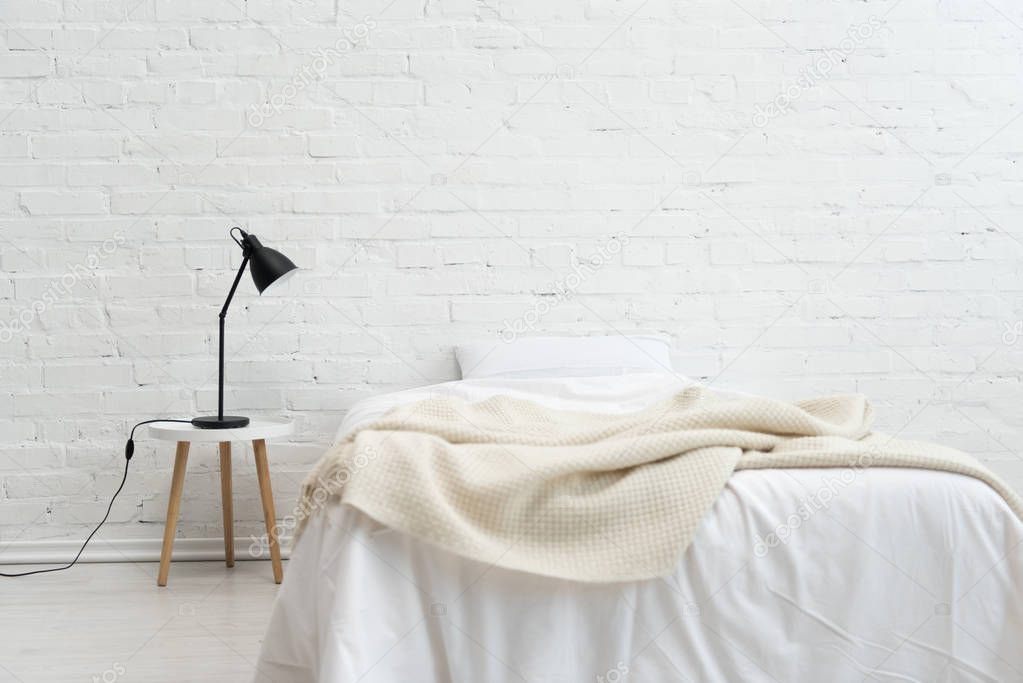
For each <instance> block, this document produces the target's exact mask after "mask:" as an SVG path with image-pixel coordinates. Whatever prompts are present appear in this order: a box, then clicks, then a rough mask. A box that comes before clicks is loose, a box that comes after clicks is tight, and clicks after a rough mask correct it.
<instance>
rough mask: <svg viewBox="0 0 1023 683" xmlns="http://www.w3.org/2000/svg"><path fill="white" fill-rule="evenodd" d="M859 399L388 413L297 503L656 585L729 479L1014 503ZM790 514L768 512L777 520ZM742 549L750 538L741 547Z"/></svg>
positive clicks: (590, 578) (501, 556) (544, 563)
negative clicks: (954, 482)
mask: <svg viewBox="0 0 1023 683" xmlns="http://www.w3.org/2000/svg"><path fill="white" fill-rule="evenodd" d="M872 415H873V412H872V409H871V407H870V404H869V403H868V402H867V401H866V399H865V398H864V397H862V396H859V395H845V396H830V397H824V398H817V399H812V400H807V401H800V402H797V403H786V402H781V401H775V400H771V399H767V398H739V399H736V398H726V397H723V396H721V395H719V394H717V393H716V392H712V391H710V390H707V389H705V388H701V387H694V388H690V389H687V390H685V391H683V392H681V393H679V394H677V395H675V396H673V397H672V398H670V399H668V400H666V401H663V402H660V403H657V404H654V405H652V406H651V407H649V408H647V409H645V410H643V411H641V412H634V413H629V414H624V415H608V414H594V413H578V412H568V411H556V410H551V409H549V408H544V407H542V406H539V405H537V404H535V403H532V402H530V401H524V400H521V399H515V398H510V397H507V396H498V397H494V398H491V399H489V400H486V401H483V402H480V403H466V402H464V401H460V400H457V399H450V398H444V399H430V400H426V401H421V402H419V403H414V404H411V405H407V406H402V407H399V408H396V409H394V410H393V411H391V412H390V413H388V414H387V415H385V416H384V417H382V418H380V419H379V420H377V421H376V422H374V423H372V424H369V425H367V426H366V427H364V428H362V429H360V430H358V431H356V432H353V433H352V434H350V435H348V437H347V438H346V439H345V440H344V441H342V442H341V443H339V444H337V445H336V446H334V447H333V448H332V449H331V450H330V451H328V452H327V454H326V455H325V456H324V457H323V458H322V459H321V461H320V462H319V464H318V465H317V467H316V468H315V470H314V471H313V472H312V473H311V474H310V475H309V478H308V479H307V480H306V482H305V484H304V486H303V491H302V499H301V501H300V505H299V508H298V509H299V512H300V514H299V515H298V517H299V527H298V535H299V537H300V535H301V531H302V528H303V527H304V521H305V520H306V519H308V517H309V516H310V515H313V514H316V512H317V511H318V510H321V509H323V507H324V506H325V505H333V504H346V505H351V506H353V507H355V508H357V509H359V510H361V511H362V512H364V513H366V514H367V515H369V516H370V517H373V518H374V519H376V520H377V521H378V522H380V523H382V524H384V525H386V526H388V527H391V528H393V529H396V530H399V531H402V532H404V533H407V534H410V535H412V536H414V537H417V538H419V539H422V540H424V541H427V542H430V543H433V544H435V545H437V546H440V547H442V548H445V549H447V550H449V551H451V552H454V553H457V554H458V555H461V556H463V557H467V558H470V559H474V560H478V561H480V562H483V563H486V564H488V565H490V564H493V565H498V566H501V567H505V568H509V569H516V570H520V571H525V572H530V573H533V574H541V575H547V576H554V577H559V578H564V579H570V580H576V581H586V582H616V581H633V580H641V579H649V578H654V577H657V576H665V575H667V574H670V573H671V572H672V571H673V570H674V568H675V567H676V566H677V563H678V559H679V556H680V555H681V553H682V552H683V551H685V549H686V548H687V546H688V545H689V543H690V541H691V539H692V537H693V534H694V533H695V532H696V529H697V527H698V525H699V524H700V521H701V520H702V519H703V517H704V515H705V514H706V513H707V511H708V510H709V509H710V506H711V505H713V503H714V501H715V500H716V499H717V497H718V496H719V495H720V493H721V491H722V489H723V488H724V486H725V483H726V482H727V481H728V478H729V477H730V476H731V475H732V473H733V472H734V471H736V470H739V469H752V468H797V467H834V468H847V469H848V472H847V473H845V476H847V477H848V476H856V475H857V473H858V472H860V471H862V469H863V468H866V467H916V468H926V469H935V470H943V471H948V472H955V473H959V474H963V475H966V476H970V477H975V478H977V479H980V480H982V481H984V482H986V483H987V484H988V485H989V486H991V487H992V488H993V489H994V490H995V491H996V492H997V493H998V494H999V495H1001V496H1002V498H1004V499H1005V501H1006V502H1007V503H1008V504H1009V506H1010V507H1011V508H1012V510H1013V511H1014V512H1015V513H1016V514H1017V515H1018V516H1021V517H1023V500H1021V499H1020V497H1019V496H1017V495H1016V494H1015V493H1014V492H1013V491H1012V490H1011V489H1010V488H1009V487H1008V486H1006V485H1005V484H1004V483H1002V482H1001V480H999V479H998V478H997V477H996V476H995V475H994V474H992V473H991V472H989V471H988V470H987V469H986V468H985V467H984V466H983V465H981V463H980V462H978V461H977V460H975V459H974V458H972V457H970V456H968V455H966V454H964V453H961V452H959V451H956V450H953V449H949V448H944V447H941V446H936V445H932V444H925V443H920V442H912V441H904V440H896V439H891V438H888V437H886V436H884V435H882V434H878V433H873V432H871V423H872ZM792 512H795V511H794V510H779V511H778V514H779V519H784V518H785V517H787V516H788V515H789V514H790V513H792ZM750 546H751V552H752V547H753V539H752V538H751V539H750Z"/></svg>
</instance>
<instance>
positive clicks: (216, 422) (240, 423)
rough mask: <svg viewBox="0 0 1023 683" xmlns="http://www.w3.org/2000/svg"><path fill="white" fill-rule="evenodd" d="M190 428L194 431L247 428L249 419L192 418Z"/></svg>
mask: <svg viewBox="0 0 1023 683" xmlns="http://www.w3.org/2000/svg"><path fill="white" fill-rule="evenodd" d="M192 426H193V427H195V428H196V429H237V428H239V427H248V426H249V418H247V417H239V416H238V415H225V416H224V417H217V416H216V415H206V416H205V417H196V418H193V419H192Z"/></svg>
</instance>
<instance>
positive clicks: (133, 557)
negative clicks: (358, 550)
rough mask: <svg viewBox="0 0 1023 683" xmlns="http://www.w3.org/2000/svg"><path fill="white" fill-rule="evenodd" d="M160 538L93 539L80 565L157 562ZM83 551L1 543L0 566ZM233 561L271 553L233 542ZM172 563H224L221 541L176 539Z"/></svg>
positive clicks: (59, 559)
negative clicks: (214, 561)
mask: <svg viewBox="0 0 1023 683" xmlns="http://www.w3.org/2000/svg"><path fill="white" fill-rule="evenodd" d="M162 546H163V539H162V538H123V539H113V540H109V541H108V540H99V539H95V538H94V539H92V541H91V542H90V543H89V546H88V547H87V548H86V549H85V552H84V553H82V557H81V559H79V560H78V561H79V562H159V561H160V549H161V547H162ZM81 547H82V539H71V540H65V539H61V540H44V541H13V542H11V543H3V542H2V541H0V565H6V564H56V563H67V562H70V561H71V560H72V559H74V556H75V553H77V552H78V549H79V548H81ZM290 554H291V553H290V544H289V543H283V544H282V548H281V556H282V557H285V558H286V557H288V556H289V555H290ZM234 558H235V559H236V560H266V559H269V558H270V553H269V551H268V549H267V548H266V546H265V545H261V546H259V547H258V548H257V546H255V545H253V541H252V539H251V538H248V537H246V538H241V537H239V538H236V539H235V541H234ZM173 559H174V561H175V562H182V561H185V562H188V561H191V562H200V561H211V560H223V559H224V539H223V538H179V539H177V540H175V541H174V557H173Z"/></svg>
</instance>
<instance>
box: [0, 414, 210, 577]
mask: <svg viewBox="0 0 1023 683" xmlns="http://www.w3.org/2000/svg"><path fill="white" fill-rule="evenodd" d="M154 422H184V423H186V424H191V422H192V421H191V420H143V421H142V422H139V423H138V424H137V425H135V426H134V427H132V428H131V434H130V435H129V436H128V443H126V444H124V476H123V477H121V485H120V486H118V487H117V490H116V491H114V495H113V496H112V497H111V498H110V505H108V506H107V513H106V514H105V515H103V519H102V520H100V523H99V524H97V525H96V528H95V529H93V530H92V533H91V534H89V537H88V538H86V539H85V543H83V544H82V547H81V548H79V550H78V554H77V555H75V559H73V560H71V562H69V563H68V564H66V565H64V566H63V567H52V568H50V569H35V570H33V571H30V572H20V573H18V574H5V573H3V572H0V576H3V577H7V578H10V579H14V578H17V577H19V576H32V575H33V574H47V573H49V572H60V571H64V570H65V569H70V568H71V567H73V566H75V563H76V562H78V558H80V557H81V556H82V553H83V552H85V546H87V545H89V541H91V540H92V537H93V536H95V535H96V532H97V531H99V529H100V527H101V526H103V525H104V524H105V523H106V521H107V518H108V517H110V511H111V510H112V509H113V508H114V501H115V500H117V496H118V495H120V493H121V491H122V490H123V489H124V485H125V483H126V482H127V481H128V465H129V463H131V458H132V456H133V455H135V430H136V429H138V428H139V427H141V426H142V425H147V424H152V423H154Z"/></svg>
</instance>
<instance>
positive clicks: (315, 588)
mask: <svg viewBox="0 0 1023 683" xmlns="http://www.w3.org/2000/svg"><path fill="white" fill-rule="evenodd" d="M685 383H686V381H685V380H680V379H678V378H676V377H674V376H671V375H660V374H651V375H633V376H616V377H614V378H610V377H607V378H561V379H551V380H497V379H488V380H470V381H463V382H451V383H446V384H444V385H437V386H434V387H427V388H423V389H417V390H413V391H409V392H400V393H397V394H389V395H386V396H381V397H377V398H375V399H371V400H369V401H367V402H365V403H364V404H362V405H360V406H357V407H356V408H355V409H353V411H351V413H350V414H349V416H348V418H347V419H346V421H345V424H344V425H343V426H342V431H348V430H350V429H355V428H358V426H360V425H361V424H364V423H365V421H367V420H371V419H373V418H374V417H377V416H379V415H380V414H382V413H383V412H386V410H388V409H389V408H390V407H393V406H395V405H399V404H401V403H403V402H406V401H415V400H420V399H422V398H425V397H427V396H436V395H456V396H461V397H463V398H468V399H469V400H480V399H482V398H486V397H487V396H489V395H494V394H496V393H511V394H512V395H517V396H520V397H523V398H529V399H532V400H538V401H540V402H544V403H545V404H546V405H549V406H551V407H558V408H573V409H587V410H594V411H601V410H603V411H606V412H617V411H627V410H636V409H639V408H641V407H643V406H644V405H647V404H648V403H649V402H652V401H655V400H658V399H660V398H663V397H664V396H665V395H667V394H669V393H672V392H673V391H677V390H678V389H679V388H681V387H682V386H684V384H685ZM1021 540H1023V524H1021V523H1020V522H1019V520H1018V519H1017V518H1016V517H1015V516H1014V515H1013V514H1012V512H1011V511H1010V510H1009V508H1008V507H1007V506H1006V504H1005V503H1004V502H1003V501H1002V499H1001V498H1000V497H999V496H998V495H996V494H995V493H994V492H993V491H992V490H991V489H989V488H988V487H987V486H986V485H985V484H983V483H981V482H979V481H976V480H973V479H970V478H967V477H963V476H960V475H955V474H949V473H943V472H936V471H923V470H909V469H872V470H866V471H863V472H861V473H859V474H858V475H857V476H855V477H851V478H850V477H843V476H842V473H841V471H839V470H827V469H820V470H818V469H799V470H757V471H742V472H738V473H736V474H735V475H734V476H733V477H732V478H731V480H730V481H729V483H728V485H727V487H726V489H725V491H724V493H723V495H722V496H721V497H720V498H719V499H718V500H717V502H716V503H715V505H714V507H713V508H712V510H711V512H710V514H709V515H708V516H707V517H706V518H705V519H704V521H703V523H702V525H701V527H700V529H699V531H698V532H697V535H696V537H695V539H694V541H693V543H692V544H691V546H690V547H689V548H688V550H687V551H686V552H685V553H684V555H683V556H682V557H681V558H680V559H679V563H678V566H677V568H676V569H675V571H674V572H673V573H672V574H671V575H670V576H666V577H664V578H662V579H656V580H651V581H643V582H633V583H622V584H601V585H592V584H580V583H576V582H571V581H564V580H558V579H552V578H546V577H539V576H534V575H530V574H525V573H520V572H515V571H511V570H506V569H503V568H500V567H493V566H487V565H483V564H480V563H478V562H474V561H471V560H467V559H464V558H461V557H458V556H455V555H452V554H451V553H448V552H446V551H443V550H440V549H438V548H436V547H433V546H430V545H428V544H425V543H423V542H421V541H418V540H417V539H415V538H411V537H408V536H406V535H403V534H401V533H399V532H396V531H393V530H390V529H388V528H385V527H383V526H381V525H379V524H378V523H376V522H375V521H374V520H372V519H370V518H368V517H367V516H365V515H364V514H362V513H360V512H358V511H356V510H353V509H350V508H345V507H332V508H329V509H328V510H327V511H326V512H325V513H324V514H321V515H318V516H316V517H314V518H313V519H312V520H311V522H310V524H309V526H308V528H307V530H306V532H305V534H304V535H303V538H302V541H301V542H300V543H299V544H298V545H297V547H296V548H295V549H294V551H293V553H292V559H291V561H290V562H289V566H288V570H287V574H286V577H285V581H284V584H283V586H282V587H281V591H280V594H279V596H278V600H277V602H276V604H275V607H274V611H273V615H272V617H271V623H270V626H269V630H268V632H267V635H266V638H265V641H264V643H263V648H262V652H261V655H260V659H259V662H258V674H257V680H264V681H265V680H276V681H336V682H339V683H341V682H348V681H364V682H367V683H369V682H385V681H386V682H394V681H422V682H424V683H428V682H433V681H436V682H441V681H467V682H473V683H475V682H484V681H486V682H501V681H531V682H533V681H535V682H543V683H555V682H558V683H560V682H568V681H572V682H573V683H574V682H577V681H610V682H613V681H779V682H783V683H789V682H794V681H815V682H816V681H821V680H827V681H836V682H842V681H856V682H860V681H866V680H874V681H920V682H923V681H927V682H928V683H930V682H934V681H1010V680H1023V673H1021V672H1023V648H1020V647H1019V643H1020V642H1023V641H1021V638H1023V601H1021V600H1020V593H1019V589H1018V588H1017V587H1018V586H1021V585H1023V549H1021V547H1020V542H1021ZM608 552H615V549H614V548H609V549H608Z"/></svg>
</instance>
